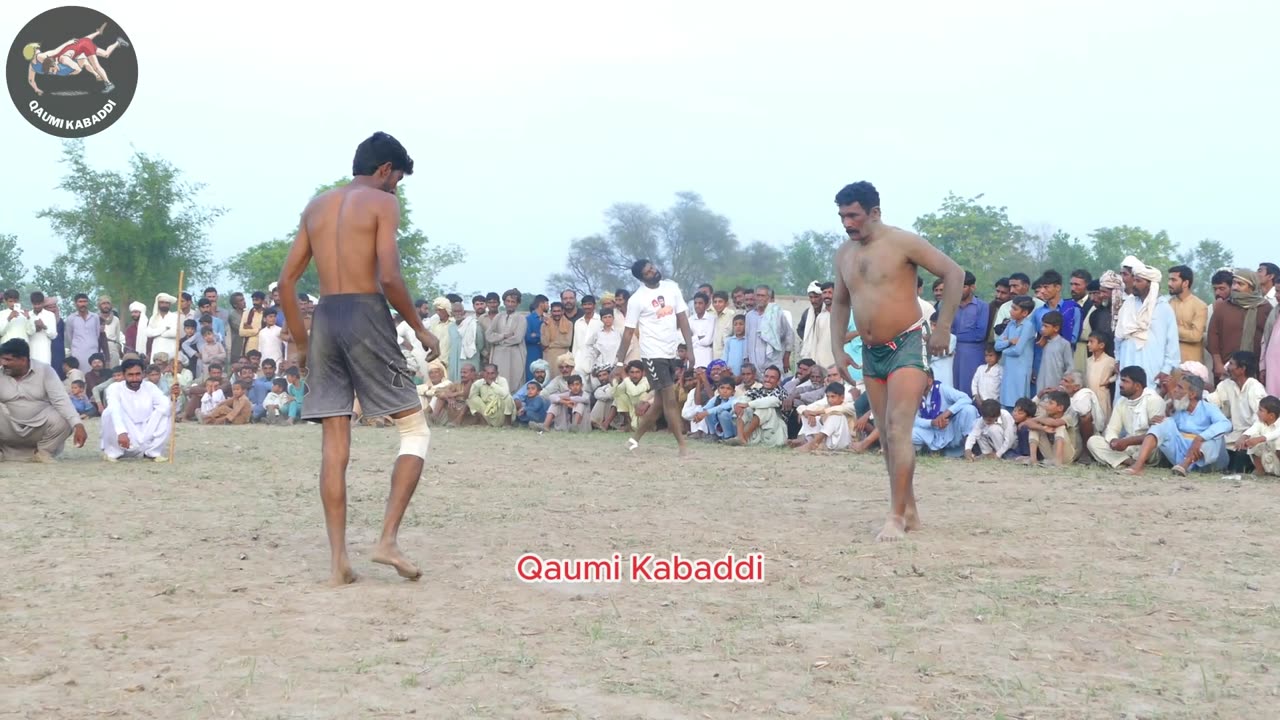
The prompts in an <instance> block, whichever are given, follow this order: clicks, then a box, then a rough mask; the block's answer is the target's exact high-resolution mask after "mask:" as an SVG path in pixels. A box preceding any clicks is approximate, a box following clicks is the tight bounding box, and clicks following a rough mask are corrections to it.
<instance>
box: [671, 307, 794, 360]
mask: <svg viewBox="0 0 1280 720" xmlns="http://www.w3.org/2000/svg"><path fill="white" fill-rule="evenodd" d="M676 327H679V328H680V334H681V335H682V336H683V337H684V346H685V347H686V348H688V349H689V356H690V360H689V364H690V365H692V364H693V360H692V357H693V331H692V330H690V329H689V316H688V315H687V314H686V313H685V312H683V311H681V312H678V313H676ZM788 354H790V353H788Z"/></svg>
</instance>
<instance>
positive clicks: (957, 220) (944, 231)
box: [914, 193, 1030, 298]
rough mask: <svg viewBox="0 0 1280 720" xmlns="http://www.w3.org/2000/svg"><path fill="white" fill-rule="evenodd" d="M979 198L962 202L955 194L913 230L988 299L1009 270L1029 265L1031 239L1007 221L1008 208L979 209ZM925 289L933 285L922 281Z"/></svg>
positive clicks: (983, 206)
mask: <svg viewBox="0 0 1280 720" xmlns="http://www.w3.org/2000/svg"><path fill="white" fill-rule="evenodd" d="M980 199H982V195H976V196H974V197H971V198H962V197H959V196H957V195H955V194H954V193H952V194H948V195H947V197H946V198H945V199H944V200H943V201H942V207H941V208H940V209H939V210H938V212H935V213H929V214H927V215H922V216H920V217H919V218H918V219H917V220H916V221H915V225H914V227H915V230H916V232H918V233H920V236H921V237H923V238H924V239H925V240H928V241H929V242H930V243H931V244H932V245H933V246H934V247H936V248H938V249H939V250H941V251H942V252H944V253H946V254H947V255H949V256H950V257H951V259H953V260H955V261H956V262H957V263H958V264H959V265H960V267H962V268H964V269H965V270H967V271H969V272H971V273H973V275H974V277H975V278H976V279H977V283H978V285H977V287H978V295H979V297H986V298H990V297H991V290H990V288H991V287H992V286H994V285H995V281H996V280H997V279H999V278H1000V277H1001V276H1002V275H1006V274H1008V273H1009V272H1011V270H1010V268H1017V267H1026V266H1027V265H1028V264H1029V260H1030V259H1029V258H1028V254H1027V247H1028V242H1029V240H1030V237H1029V235H1028V233H1027V231H1026V230H1024V229H1023V228H1022V227H1021V226H1019V225H1015V224H1013V223H1012V222H1010V220H1009V214H1008V210H1007V208H1004V207H996V206H993V205H981V204H979V203H978V200H980ZM924 280H925V287H926V288H927V287H928V286H929V283H931V282H932V281H933V279H932V276H928V277H925V278H924Z"/></svg>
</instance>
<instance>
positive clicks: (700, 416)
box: [693, 412, 707, 422]
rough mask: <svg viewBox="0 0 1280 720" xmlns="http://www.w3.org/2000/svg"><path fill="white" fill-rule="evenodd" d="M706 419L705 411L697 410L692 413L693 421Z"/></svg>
mask: <svg viewBox="0 0 1280 720" xmlns="http://www.w3.org/2000/svg"><path fill="white" fill-rule="evenodd" d="M706 419H707V414H706V413H705V412H697V413H694V414H693V421H694V422H702V421H703V420H706Z"/></svg>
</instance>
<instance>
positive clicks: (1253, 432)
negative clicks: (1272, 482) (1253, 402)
mask: <svg viewBox="0 0 1280 720" xmlns="http://www.w3.org/2000/svg"><path fill="white" fill-rule="evenodd" d="M1277 420H1280V398H1277V397H1276V396H1274V395H1268V396H1266V397H1264V398H1262V401H1261V402H1260V403H1258V419H1257V421H1256V422H1254V424H1253V426H1252V427H1250V428H1249V429H1248V430H1246V431H1245V432H1244V435H1243V436H1242V437H1241V438H1240V441H1239V442H1238V443H1237V447H1239V448H1240V450H1242V451H1244V452H1245V453H1247V454H1248V456H1249V458H1250V459H1251V460H1252V461H1253V472H1254V473H1255V474H1257V475H1264V474H1265V475H1280V423H1277Z"/></svg>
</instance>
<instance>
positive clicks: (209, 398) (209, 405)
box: [196, 378, 227, 423]
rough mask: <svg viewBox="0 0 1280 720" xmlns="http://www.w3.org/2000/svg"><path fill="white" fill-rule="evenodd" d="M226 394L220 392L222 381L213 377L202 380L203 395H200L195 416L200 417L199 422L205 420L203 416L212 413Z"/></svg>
mask: <svg viewBox="0 0 1280 720" xmlns="http://www.w3.org/2000/svg"><path fill="white" fill-rule="evenodd" d="M226 399H227V396H226V394H224V393H223V392H222V382H221V381H220V380H216V379H214V378H210V379H208V380H205V381H204V395H201V396H200V408H199V409H198V410H197V411H196V416H197V417H198V418H200V422H202V423H203V422H207V421H206V420H205V418H207V417H208V416H209V415H212V414H213V411H214V409H215V408H217V407H218V406H219V405H221V404H222V403H223V402H224V401H226Z"/></svg>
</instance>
